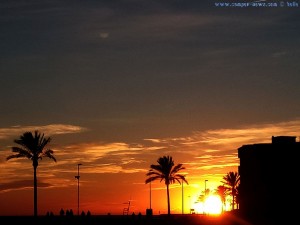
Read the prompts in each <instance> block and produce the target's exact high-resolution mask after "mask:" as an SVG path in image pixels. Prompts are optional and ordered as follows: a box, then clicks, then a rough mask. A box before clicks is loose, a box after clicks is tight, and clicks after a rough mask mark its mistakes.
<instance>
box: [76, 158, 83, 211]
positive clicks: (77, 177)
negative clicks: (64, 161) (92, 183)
mask: <svg viewBox="0 0 300 225" xmlns="http://www.w3.org/2000/svg"><path fill="white" fill-rule="evenodd" d="M81 165H82V164H81V163H78V164H77V168H78V172H77V176H75V178H76V179H77V180H78V185H77V188H78V191H77V194H78V195H77V215H78V216H79V178H80V176H79V166H81Z"/></svg>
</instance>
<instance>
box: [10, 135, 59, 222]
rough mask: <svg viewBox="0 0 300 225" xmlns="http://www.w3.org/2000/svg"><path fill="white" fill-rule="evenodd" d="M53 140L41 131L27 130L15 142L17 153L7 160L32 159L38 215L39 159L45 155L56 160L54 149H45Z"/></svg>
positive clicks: (35, 212) (35, 207) (14, 150)
mask: <svg viewBox="0 0 300 225" xmlns="http://www.w3.org/2000/svg"><path fill="white" fill-rule="evenodd" d="M50 141H51V138H50V137H47V138H46V137H45V136H44V134H41V133H40V132H39V131H37V130H36V131H34V133H32V132H25V133H23V134H22V135H21V136H20V137H19V139H15V140H14V142H15V143H16V144H18V145H19V146H14V147H12V152H14V153H15V154H13V155H10V156H8V157H7V158H6V160H10V159H13V158H28V159H30V160H31V161H32V166H33V188H34V216H37V175H36V173H37V167H38V165H39V163H38V161H39V160H40V159H42V158H43V157H48V158H50V159H52V160H54V161H55V162H56V159H55V157H54V156H53V150H51V149H45V148H46V146H47V144H48V143H49V142H50Z"/></svg>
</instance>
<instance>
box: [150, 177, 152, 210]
mask: <svg viewBox="0 0 300 225" xmlns="http://www.w3.org/2000/svg"><path fill="white" fill-rule="evenodd" d="M151 197H152V196H151V181H150V209H151Z"/></svg>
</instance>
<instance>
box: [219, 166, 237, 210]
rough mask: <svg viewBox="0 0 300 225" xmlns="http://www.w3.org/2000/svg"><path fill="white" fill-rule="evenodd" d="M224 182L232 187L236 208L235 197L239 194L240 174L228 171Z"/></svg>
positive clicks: (233, 203) (233, 202) (233, 201)
mask: <svg viewBox="0 0 300 225" xmlns="http://www.w3.org/2000/svg"><path fill="white" fill-rule="evenodd" d="M222 183H223V184H224V185H225V186H227V187H228V188H230V192H231V193H230V194H231V196H232V210H234V205H235V197H236V195H237V187H238V185H239V183H240V175H239V174H238V173H237V172H232V171H231V172H228V173H227V174H226V175H225V176H224V177H223V181H222Z"/></svg>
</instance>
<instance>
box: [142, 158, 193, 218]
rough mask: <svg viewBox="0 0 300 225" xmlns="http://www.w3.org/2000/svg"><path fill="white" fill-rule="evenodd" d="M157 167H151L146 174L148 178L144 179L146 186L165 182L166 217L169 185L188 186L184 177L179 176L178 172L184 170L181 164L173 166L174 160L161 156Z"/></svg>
mask: <svg viewBox="0 0 300 225" xmlns="http://www.w3.org/2000/svg"><path fill="white" fill-rule="evenodd" d="M157 163H158V164H157V165H153V164H152V165H151V166H150V170H149V172H148V173H147V174H146V176H148V177H149V178H147V179H146V181H145V183H146V184H148V183H150V182H152V181H154V180H160V182H161V181H164V182H165V185H166V187H167V201H168V215H170V214H171V212H170V192H169V185H170V184H173V183H175V182H176V181H177V182H178V183H179V184H181V182H185V183H186V184H188V182H187V180H186V179H185V176H184V175H182V174H179V173H178V172H179V171H181V170H183V169H185V167H183V164H177V165H176V166H174V160H173V158H172V157H171V156H162V157H160V158H158V160H157Z"/></svg>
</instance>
